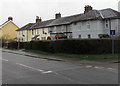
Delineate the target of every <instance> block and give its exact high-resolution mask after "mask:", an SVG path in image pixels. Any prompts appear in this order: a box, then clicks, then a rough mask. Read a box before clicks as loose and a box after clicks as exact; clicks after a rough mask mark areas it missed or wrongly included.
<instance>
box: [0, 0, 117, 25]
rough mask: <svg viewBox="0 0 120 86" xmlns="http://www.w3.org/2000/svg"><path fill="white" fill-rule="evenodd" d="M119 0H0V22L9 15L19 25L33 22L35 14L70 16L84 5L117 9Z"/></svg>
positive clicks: (80, 11)
mask: <svg viewBox="0 0 120 86" xmlns="http://www.w3.org/2000/svg"><path fill="white" fill-rule="evenodd" d="M118 1H119V0H0V24H2V23H4V22H5V21H6V20H7V18H8V17H9V16H11V17H13V22H14V23H15V24H16V25H18V26H19V27H22V26H24V25H25V24H27V23H34V22H35V19H36V16H40V17H41V18H42V20H43V21H44V20H48V19H53V18H55V14H56V13H59V12H60V13H61V14H62V17H63V16H70V15H74V14H79V13H83V12H84V6H85V5H91V6H92V7H93V9H97V10H101V9H106V8H112V9H114V10H118Z"/></svg>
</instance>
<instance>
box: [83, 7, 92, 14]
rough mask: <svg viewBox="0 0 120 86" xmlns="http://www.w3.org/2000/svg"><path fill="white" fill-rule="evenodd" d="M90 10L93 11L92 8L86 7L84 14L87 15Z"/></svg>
mask: <svg viewBox="0 0 120 86" xmlns="http://www.w3.org/2000/svg"><path fill="white" fill-rule="evenodd" d="M91 10H93V8H92V7H91V6H90V5H86V6H85V11H84V13H87V12H89V11H91Z"/></svg>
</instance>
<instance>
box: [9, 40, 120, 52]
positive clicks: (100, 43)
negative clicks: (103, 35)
mask: <svg viewBox="0 0 120 86" xmlns="http://www.w3.org/2000/svg"><path fill="white" fill-rule="evenodd" d="M16 45H17V43H16V42H12V43H9V47H12V48H15V49H17V48H16ZM119 45H120V40H114V48H115V53H120V48H118V47H119ZM20 48H25V49H32V50H39V51H45V52H50V53H71V54H110V53H112V40H111V39H81V40H76V39H71V40H56V41H31V42H24V43H20Z"/></svg>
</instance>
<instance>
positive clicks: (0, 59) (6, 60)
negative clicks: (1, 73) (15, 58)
mask: <svg viewBox="0 0 120 86" xmlns="http://www.w3.org/2000/svg"><path fill="white" fill-rule="evenodd" d="M0 60H3V61H8V60H7V59H0Z"/></svg>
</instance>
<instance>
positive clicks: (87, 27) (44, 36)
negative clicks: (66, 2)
mask: <svg viewBox="0 0 120 86" xmlns="http://www.w3.org/2000/svg"><path fill="white" fill-rule="evenodd" d="M84 9H85V10H84V13H81V14H77V15H72V16H67V17H61V13H57V14H55V19H50V20H46V21H42V19H41V17H38V16H37V17H36V22H35V23H29V24H27V25H25V26H23V27H22V28H20V29H18V30H17V39H18V41H21V42H25V41H31V40H55V39H62V38H66V39H72V38H74V39H78V38H79V39H82V38H102V37H103V36H110V30H115V36H118V35H119V34H120V12H118V11H115V10H113V9H110V8H108V9H102V10H94V9H93V7H91V6H89V5H86V6H85V8H84Z"/></svg>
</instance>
